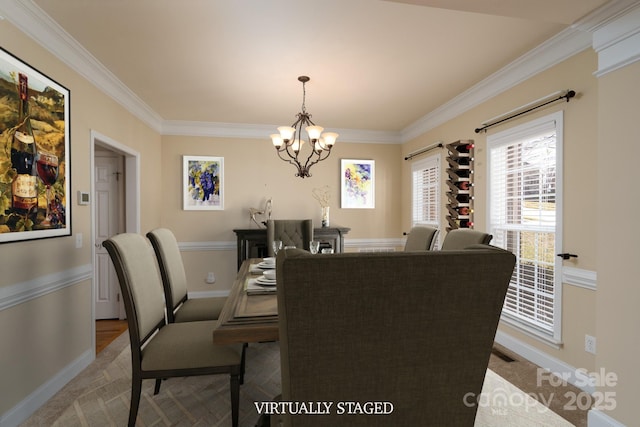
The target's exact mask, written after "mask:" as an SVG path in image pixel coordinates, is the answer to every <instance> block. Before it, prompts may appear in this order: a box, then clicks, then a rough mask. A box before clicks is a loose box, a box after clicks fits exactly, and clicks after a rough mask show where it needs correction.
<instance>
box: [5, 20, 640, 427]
mask: <svg viewBox="0 0 640 427" xmlns="http://www.w3.org/2000/svg"><path fill="white" fill-rule="evenodd" d="M0 39H2V41H3V47H4V48H5V49H7V50H8V51H10V52H12V53H13V54H15V55H17V56H18V57H20V58H21V59H23V60H24V61H26V62H28V63H29V64H31V65H32V66H34V67H36V68H38V69H39V70H41V71H43V72H44V73H46V74H47V75H49V76H50V77H52V78H53V79H55V80H57V81H58V82H60V83H61V84H63V85H64V86H66V87H67V88H69V89H70V91H71V152H72V154H71V155H72V165H71V167H72V170H71V174H72V179H73V181H72V185H71V193H72V195H73V194H75V192H76V191H77V190H83V191H87V190H88V189H89V187H90V182H89V180H90V170H89V168H90V158H89V156H90V152H89V135H90V131H91V130H96V131H98V132H100V133H101V134H103V135H106V136H107V137H109V138H111V139H113V140H115V141H118V142H119V143H121V144H124V145H126V146H128V147H130V148H131V149H133V150H136V151H138V152H140V155H141V186H140V187H141V194H140V205H141V210H142V211H141V231H142V232H143V233H144V232H146V231H148V230H150V229H152V228H155V227H157V226H166V227H169V228H171V229H173V230H174V231H175V233H176V235H177V237H178V240H179V241H180V242H212V243H221V242H222V243H225V242H234V241H235V236H234V234H233V233H232V231H231V230H232V229H233V228H236V227H240V228H242V227H250V223H249V219H248V212H247V208H249V207H260V206H262V205H263V203H264V201H265V199H266V198H267V197H273V199H274V218H290V217H302V216H307V217H311V218H312V219H313V220H314V221H316V222H318V221H319V220H320V209H319V206H318V204H317V202H316V201H315V200H314V199H313V198H312V196H311V191H312V189H313V188H315V187H320V186H323V185H329V186H330V187H331V190H332V199H331V222H332V224H340V225H344V226H348V227H351V228H352V231H351V232H350V233H349V235H348V238H351V239H377V238H389V239H396V238H400V237H401V233H402V231H406V230H407V229H408V227H409V225H410V205H411V200H410V191H409V190H408V189H410V188H411V185H410V162H405V161H403V160H402V159H403V156H404V155H406V154H408V153H409V152H411V151H413V150H415V149H418V148H421V147H423V146H426V145H430V144H432V143H433V142H435V141H438V140H442V141H444V142H451V141H454V140H457V139H461V138H462V139H466V138H470V139H475V141H476V144H477V152H476V154H477V162H476V168H477V175H476V182H477V186H476V190H477V191H476V224H477V228H479V229H483V228H484V227H485V223H486V205H485V203H484V199H485V195H486V160H485V155H486V135H485V134H475V133H474V132H473V130H474V129H475V128H476V127H477V126H478V125H479V124H480V122H481V121H482V120H483V119H486V118H488V117H493V116H495V115H497V114H499V113H502V112H504V111H508V110H510V109H512V108H514V107H515V106H518V105H521V104H524V103H527V102H529V101H530V100H531V99H536V98H538V97H540V96H543V95H546V94H547V93H550V92H553V91H556V90H558V89H569V88H570V89H574V90H576V91H577V92H578V97H577V98H576V99H575V100H573V101H571V103H569V104H565V103H558V104H554V105H553V106H550V107H548V108H546V109H544V110H543V111H539V112H537V113H534V114H531V115H529V116H527V118H526V119H521V120H516V121H513V122H510V123H508V124H505V125H502V126H499V127H497V128H496V129H495V130H490V131H489V132H490V133H491V132H497V131H501V130H503V129H506V128H508V127H510V126H514V125H517V124H519V123H522V122H523V121H524V120H530V119H532V118H535V117H539V116H542V115H546V114H549V113H551V112H553V111H557V110H559V109H563V110H564V111H565V116H564V119H565V120H564V123H565V135H564V136H565V139H564V142H565V147H564V148H565V149H564V153H565V158H564V172H565V175H564V179H565V185H564V190H565V196H564V200H565V206H564V235H563V239H564V248H563V249H564V250H566V251H570V252H574V253H578V254H579V258H578V259H574V260H571V261H568V262H565V265H567V266H572V267H577V268H580V269H585V270H590V271H597V272H598V290H597V291H591V290H586V289H582V288H578V287H575V286H571V285H565V286H564V299H563V340H564V345H563V346H562V347H561V348H560V349H554V348H552V347H550V346H548V345H546V344H543V343H541V342H539V341H537V340H534V339H531V338H529V337H527V336H525V335H523V334H520V333H518V332H517V331H515V330H513V329H512V328H509V327H507V326H501V331H502V332H504V333H507V334H510V335H512V336H514V337H515V338H517V339H519V340H521V341H522V342H524V343H526V344H528V345H530V346H532V347H533V348H536V349H538V350H539V351H541V352H543V353H546V354H549V355H550V356H553V357H555V358H558V359H559V360H561V361H563V362H564V363H566V364H569V365H572V366H574V367H576V368H585V369H587V370H590V371H592V370H596V369H599V368H605V369H606V370H607V371H611V372H615V373H616V374H617V375H618V377H619V378H620V381H619V383H618V385H617V386H616V387H615V388H614V389H613V390H614V391H615V392H616V404H617V408H616V410H615V411H614V412H612V413H611V415H612V416H613V417H614V418H616V419H617V420H619V421H621V422H624V423H626V424H628V425H633V423H634V422H636V418H637V417H636V413H637V411H636V410H635V391H636V388H637V384H638V382H639V381H640V378H639V375H640V374H639V373H638V370H637V367H636V364H637V362H636V359H637V356H638V353H639V351H638V349H639V348H640V342H639V341H640V336H639V335H638V332H637V329H638V325H639V324H640V317H639V316H640V314H638V310H637V308H636V305H637V304H636V302H637V301H638V300H639V299H640V295H639V292H640V291H638V287H637V285H636V284H635V281H636V280H635V278H636V277H638V275H639V273H640V271H638V269H639V267H638V263H637V262H636V259H635V258H636V257H637V253H638V251H637V250H636V242H637V241H638V240H639V239H638V238H639V237H640V236H639V235H638V231H637V230H638V228H637V227H634V224H633V220H631V221H629V220H627V219H626V218H624V219H623V220H624V221H626V222H625V225H627V227H625V228H624V229H623V231H620V229H619V228H618V229H616V228H614V227H616V225H618V223H619V222H621V221H620V220H619V219H618V218H619V217H618V216H615V214H614V212H618V211H617V210H616V211H614V209H617V207H618V206H620V205H621V203H623V204H624V207H625V210H626V211H627V212H637V211H639V210H640V209H639V206H638V203H639V202H638V199H637V198H634V197H633V196H632V195H633V194H635V193H633V190H634V189H633V187H632V186H631V188H630V187H629V185H628V183H625V184H623V185H621V182H624V178H623V176H626V175H623V173H628V170H627V169H628V168H626V169H625V160H627V161H628V159H635V158H638V157H639V156H638V154H640V153H638V150H639V148H638V146H639V144H638V142H639V141H638V136H637V133H638V132H637V130H638V126H637V122H638V111H640V101H638V100H639V99H640V92H639V91H640V89H639V88H640V82H639V81H638V80H639V76H640V64H638V63H636V64H633V65H631V66H627V67H625V68H623V69H621V70H618V71H615V72H612V73H611V74H608V75H606V76H604V77H602V78H600V79H596V78H595V77H594V76H593V72H594V71H595V69H596V55H595V53H594V52H593V51H592V50H588V51H585V52H583V53H580V54H578V55H576V56H575V57H573V58H571V59H569V60H567V61H564V62H563V63H561V64H559V65H557V66H555V67H553V68H551V69H549V70H547V71H545V72H543V73H541V74H539V75H537V76H535V77H533V78H531V79H529V80H528V81H526V82H524V83H522V84H520V85H518V86H516V87H515V88H513V89H511V90H509V91H508V92H506V93H502V94H499V95H497V96H496V97H495V98H493V99H491V100H489V101H487V102H486V103H484V104H483V105H481V106H479V107H476V108H473V109H472V110H470V111H468V112H466V113H464V114H462V115H460V116H459V117H457V118H455V119H453V120H450V121H449V122H447V123H445V124H443V125H441V126H438V127H437V128H435V129H432V130H430V131H428V132H426V133H425V134H424V135H422V136H420V137H418V138H416V139H415V140H413V141H410V142H408V143H406V144H404V145H403V146H399V145H394V144H350V143H346V142H344V141H340V142H339V143H338V145H337V146H336V148H335V149H334V150H335V152H334V153H333V154H332V156H331V157H330V158H329V159H328V160H326V161H325V162H323V163H321V164H319V165H316V166H315V167H314V168H312V173H313V175H314V176H313V178H311V179H305V180H302V179H299V178H295V177H294V176H293V174H294V169H293V167H292V166H290V165H287V164H285V163H284V162H282V161H281V160H279V159H277V157H276V155H275V153H274V152H273V151H274V150H273V148H272V147H271V145H270V143H269V141H268V139H267V138H266V137H265V138H264V139H228V138H204V137H176V136H164V137H160V136H159V135H158V133H156V132H154V131H153V130H151V129H150V128H149V127H147V126H146V125H144V124H143V123H142V122H140V121H139V120H138V119H136V118H134V117H133V116H132V115H131V114H129V113H128V112H127V111H126V110H125V109H124V108H123V107H122V106H121V105H119V104H118V103H116V102H115V101H114V100H113V99H111V98H110V97H107V96H106V95H104V94H103V93H102V92H100V91H99V90H97V89H96V88H94V87H93V86H92V85H91V84H89V83H88V82H87V81H85V80H84V79H83V78H81V77H80V76H79V75H78V74H76V73H75V72H74V71H73V70H72V69H70V68H68V67H67V66H66V65H65V64H63V63H62V62H61V61H59V60H58V59H56V58H55V57H54V56H52V55H51V54H49V53H48V52H46V51H44V50H43V49H42V48H41V47H40V46H38V45H37V44H35V43H34V42H32V41H31V40H30V39H28V38H27V37H25V36H24V35H23V34H22V33H21V32H19V31H18V30H16V29H15V28H14V27H13V26H12V25H11V24H10V23H9V22H8V21H7V20H4V21H0ZM182 155H215V156H222V157H224V158H225V180H226V182H225V193H226V194H225V196H226V198H225V210H224V211H220V212H217V211H213V212H194V211H183V210H182V207H181V185H180V182H181V176H182V161H181V157H182ZM443 157H444V156H443ZM341 158H356V159H373V160H375V161H376V209H375V210H344V209H341V208H340V197H339V169H340V159H341ZM631 164H632V163H631ZM631 167H632V166H631ZM631 185H632V184H631ZM630 195H631V197H630ZM71 199H72V200H70V203H71V204H72V227H73V233H74V236H71V237H61V238H55V239H47V240H38V241H30V242H21V243H10V244H3V245H0V271H1V274H0V289H2V288H8V287H10V286H12V285H14V284H16V283H22V282H32V281H38V280H41V278H42V277H44V276H46V275H49V274H54V273H63V274H64V272H66V271H68V270H70V269H72V268H76V267H82V266H87V265H90V264H91V262H92V260H91V250H90V248H91V245H92V242H91V241H90V240H91V237H90V236H91V224H92V218H91V215H90V209H89V208H88V207H86V206H82V207H81V206H78V205H77V204H76V203H75V200H73V197H71ZM594 230H597V235H595V233H594ZM77 233H82V234H83V235H84V239H83V248H82V249H76V248H75V234H77ZM230 245H232V243H230ZM213 246H215V245H213ZM223 246H224V245H223ZM230 247H232V246H230ZM41 254H46V256H41ZM183 255H184V258H185V264H186V266H187V271H188V275H189V278H190V279H193V280H194V283H195V284H194V285H193V286H192V287H191V288H190V290H191V291H205V290H225V289H227V288H228V286H229V285H230V282H231V280H232V278H233V275H234V272H235V271H234V267H232V266H234V265H235V250H234V249H229V248H226V249H222V250H208V251H207V250H205V251H193V252H184V254H183ZM212 270H213V271H215V272H216V275H217V277H218V282H217V283H216V284H215V285H213V286H210V285H206V284H204V281H203V278H204V274H205V273H206V272H207V271H212ZM91 306H92V302H91V280H90V279H86V280H83V281H81V282H80V283H77V284H74V285H72V286H68V287H66V288H64V289H62V290H60V291H57V292H53V293H50V294H48V295H44V296H41V297H38V298H34V299H31V300H29V301H27V302H24V303H22V304H19V305H16V306H13V307H10V308H7V309H5V310H0V343H2V352H0V378H2V379H3V381H2V383H1V384H0V416H2V415H3V414H5V413H6V412H7V411H9V410H11V409H12V408H14V407H15V406H16V405H17V404H18V403H20V402H21V401H23V399H25V398H26V397H27V396H29V394H30V393H33V392H34V391H36V390H37V389H38V387H41V386H42V385H43V384H45V383H46V382H47V381H49V380H50V379H51V378H52V377H53V376H54V375H56V374H59V373H60V372H61V371H62V370H63V369H65V368H66V367H68V366H69V365H70V364H71V363H72V362H73V361H74V360H76V359H77V358H78V357H80V356H81V355H82V354H83V353H86V352H87V351H91V342H92V337H91V330H92V329H91V322H92V315H91ZM584 334H590V335H595V336H596V337H597V338H598V356H597V358H594V357H593V356H592V355H590V354H588V353H585V352H584V349H583V347H584V341H583V339H584Z"/></svg>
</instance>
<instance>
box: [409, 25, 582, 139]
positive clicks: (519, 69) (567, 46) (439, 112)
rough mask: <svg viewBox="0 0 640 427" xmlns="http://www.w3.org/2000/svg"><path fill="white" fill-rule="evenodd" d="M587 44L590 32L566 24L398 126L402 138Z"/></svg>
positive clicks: (417, 133) (450, 116)
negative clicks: (421, 114) (558, 31)
mask: <svg viewBox="0 0 640 427" xmlns="http://www.w3.org/2000/svg"><path fill="white" fill-rule="evenodd" d="M590 46H591V36H590V34H588V33H585V32H583V31H581V30H579V29H576V28H568V29H566V30H564V31H562V32H560V33H559V34H557V35H556V36H554V37H552V38H551V39H549V40H547V41H546V42H544V43H542V44H541V45H538V46H537V47H535V48H534V49H532V50H530V51H529V52H527V53H526V54H525V55H523V56H521V57H520V58H518V59H516V60H515V61H513V62H511V63H510V64H508V65H506V66H505V67H504V68H502V69H500V70H499V71H497V72H495V73H493V74H492V75H490V76H489V77H487V78H486V79H484V80H482V81H480V82H479V83H478V84H476V85H474V86H472V87H471V88H469V89H467V90H466V91H464V92H462V93H461V94H460V95H458V96H456V97H455V98H453V99H452V100H451V101H449V102H447V103H445V104H443V105H442V106H440V107H438V108H436V109H435V110H433V111H432V112H431V113H429V114H427V115H426V116H423V117H422V118H421V119H419V120H417V121H415V122H414V123H412V124H411V125H409V126H407V127H406V128H405V129H403V130H402V142H407V141H410V140H412V139H413V138H416V137H418V136H420V135H422V134H423V133H425V132H427V131H429V130H431V129H433V128H435V127H436V126H439V125H441V124H443V123H445V122H447V121H449V120H451V119H453V118H455V117H457V116H459V115H460V114H462V113H464V112H466V111H469V110H471V109H472V108H474V107H477V106H478V105H480V104H482V103H484V102H486V101H488V100H489V99H491V98H493V97H495V96H496V95H498V94H500V93H502V92H505V91H506V90H508V89H511V88H512V87H514V86H516V85H518V84H520V83H522V82H524V81H526V80H527V79H529V78H531V77H532V76H534V75H536V74H538V73H540V72H542V71H544V70H546V69H548V68H550V67H552V66H554V65H556V64H558V63H560V62H562V61H564V60H565V59H567V58H570V57H571V56H573V55H575V54H577V53H579V52H581V51H583V50H585V49H587V48H589V47H590Z"/></svg>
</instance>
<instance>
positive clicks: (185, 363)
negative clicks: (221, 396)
mask: <svg viewBox="0 0 640 427" xmlns="http://www.w3.org/2000/svg"><path fill="white" fill-rule="evenodd" d="M103 244H104V247H105V248H106V249H107V252H108V253H109V256H110V257H111V261H112V262H113V265H114V267H115V270H116V273H117V275H118V280H119V282H120V289H121V291H122V296H123V299H124V306H125V311H126V314H127V322H128V326H129V341H130V343H131V365H132V378H131V406H130V409H129V426H130V427H131V426H134V425H135V422H136V418H137V414H138V407H139V404H140V393H141V391H142V380H143V379H152V378H155V379H156V389H155V393H156V394H157V392H158V390H159V385H160V381H161V380H162V379H165V378H171V377H187V376H195V375H213V374H229V376H230V393H231V418H232V424H233V426H237V425H238V409H239V396H240V373H241V360H242V351H243V349H242V345H233V346H220V345H215V344H214V343H213V340H212V332H213V330H214V329H215V327H216V324H217V321H215V320H209V321H199V322H183V323H166V320H165V303H164V299H163V295H162V279H161V278H160V274H159V272H158V266H157V263H156V258H155V256H154V254H153V250H152V249H151V246H150V245H149V242H148V241H147V240H146V239H145V238H144V237H143V236H141V235H139V234H135V233H124V234H119V235H116V236H114V237H111V238H109V239H107V240H105V241H104V243H103Z"/></svg>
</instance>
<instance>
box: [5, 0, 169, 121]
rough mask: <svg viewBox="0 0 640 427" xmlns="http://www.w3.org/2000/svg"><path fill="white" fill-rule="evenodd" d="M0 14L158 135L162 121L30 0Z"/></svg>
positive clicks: (9, 5)
mask: <svg viewBox="0 0 640 427" xmlns="http://www.w3.org/2000/svg"><path fill="white" fill-rule="evenodd" d="M0 14H2V15H3V16H4V17H5V18H6V19H8V20H9V21H10V22H11V23H12V24H13V25H15V26H16V27H17V28H18V29H20V31H22V32H23V33H25V34H26V35H27V36H29V37H31V38H32V39H33V40H35V41H36V42H37V43H38V44H40V45H41V46H42V47H44V48H45V49H47V50H48V51H49V52H51V53H52V54H53V55H54V56H56V58H58V59H59V60H60V61H62V62H64V63H65V64H66V65H67V66H69V68H71V69H73V70H74V71H76V72H77V73H78V74H80V75H81V76H82V77H84V78H85V79H87V80H88V81H89V82H90V83H92V84H93V85H94V86H95V87H97V88H98V89H100V90H101V91H102V92H104V93H105V94H107V95H108V96H110V97H111V98H113V99H114V100H115V101H116V102H118V103H119V104H120V105H122V106H123V107H124V108H125V109H127V110H128V111H129V112H130V113H131V114H133V115H134V116H136V117H138V118H139V119H140V120H142V121H143V122H144V123H146V124H147V125H148V126H149V127H151V128H152V129H154V130H155V131H157V132H160V130H161V128H162V118H161V117H160V115H159V114H158V113H156V112H155V111H154V110H152V109H151V107H149V106H148V105H147V104H146V103H145V102H143V101H142V100H141V99H140V98H139V97H138V96H137V95H136V94H135V93H133V92H132V91H131V89H129V88H128V87H127V86H125V84H124V83H122V82H121V81H120V80H118V78H117V77H116V76H115V75H114V74H113V73H112V72H111V71H109V70H108V69H107V68H106V67H105V66H104V65H103V64H102V63H101V62H100V61H98V60H97V59H96V58H95V57H94V56H93V55H92V54H91V53H90V52H89V51H87V50H86V49H85V48H84V47H83V46H82V45H81V44H80V43H78V42H77V41H76V40H75V39H74V38H73V37H71V35H70V34H69V33H67V32H66V31H65V30H64V29H63V28H62V27H60V25H58V23H57V22H55V21H54V20H53V19H51V17H50V16H49V15H47V14H46V13H45V12H44V11H43V10H42V9H40V7H38V5H36V4H35V3H34V2H33V1H31V0H23V1H17V0H9V1H3V2H2V4H0Z"/></svg>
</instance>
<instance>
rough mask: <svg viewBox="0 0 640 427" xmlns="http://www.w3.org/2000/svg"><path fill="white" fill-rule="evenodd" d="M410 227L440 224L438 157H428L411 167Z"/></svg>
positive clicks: (436, 225)
mask: <svg viewBox="0 0 640 427" xmlns="http://www.w3.org/2000/svg"><path fill="white" fill-rule="evenodd" d="M411 173H412V194H413V196H412V214H411V225H412V226H415V225H430V226H433V227H438V226H439V223H440V155H434V156H430V157H428V158H426V159H423V160H420V161H416V162H414V163H413V164H412V165H411Z"/></svg>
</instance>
